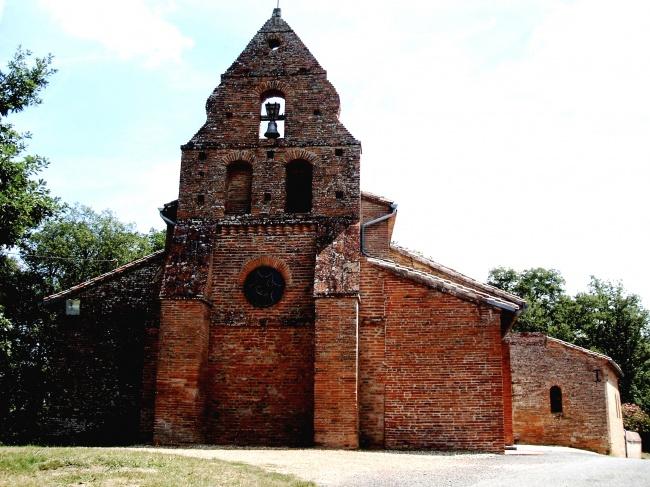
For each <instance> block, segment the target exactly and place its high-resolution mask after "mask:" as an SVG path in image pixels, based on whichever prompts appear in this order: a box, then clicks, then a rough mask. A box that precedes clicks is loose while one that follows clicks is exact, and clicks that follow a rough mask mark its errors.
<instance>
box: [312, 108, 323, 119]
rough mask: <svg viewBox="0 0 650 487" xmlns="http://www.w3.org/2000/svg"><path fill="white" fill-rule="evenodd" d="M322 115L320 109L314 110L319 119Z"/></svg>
mask: <svg viewBox="0 0 650 487" xmlns="http://www.w3.org/2000/svg"><path fill="white" fill-rule="evenodd" d="M322 114H323V113H322V112H321V111H320V110H319V109H318V108H317V109H316V110H314V115H316V116H317V117H320V116H321V115H322Z"/></svg>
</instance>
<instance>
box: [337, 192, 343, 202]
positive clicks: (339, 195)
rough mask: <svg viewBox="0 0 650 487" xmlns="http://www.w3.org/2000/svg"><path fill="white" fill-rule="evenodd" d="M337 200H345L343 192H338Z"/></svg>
mask: <svg viewBox="0 0 650 487" xmlns="http://www.w3.org/2000/svg"><path fill="white" fill-rule="evenodd" d="M336 199H337V200H342V199H343V191H337V192H336Z"/></svg>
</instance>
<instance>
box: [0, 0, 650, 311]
mask: <svg viewBox="0 0 650 487" xmlns="http://www.w3.org/2000/svg"><path fill="white" fill-rule="evenodd" d="M275 3H276V0H237V1H231V2H226V1H214V0H112V1H111V2H105V1H99V0H0V65H3V66H4V65H5V64H6V61H7V60H8V59H9V58H10V57H11V55H12V53H13V52H14V51H15V49H16V47H17V46H18V45H22V46H23V47H25V48H28V49H30V50H32V51H33V52H34V53H35V54H36V55H39V56H42V55H45V54H47V53H52V54H53V55H54V57H55V61H54V64H55V67H56V68H57V69H58V72H57V73H56V75H54V76H53V77H52V80H51V84H50V85H49V86H48V87H47V89H46V90H45V92H44V93H43V103H42V105H40V106H38V107H35V108H30V109H28V110H27V111H25V112H23V113H21V114H18V115H16V116H13V118H12V119H11V120H12V121H13V122H14V123H15V124H16V126H17V127H19V128H20V129H22V130H29V131H30V132H31V133H32V140H31V143H30V148H29V150H30V152H31V153H38V154H40V155H43V156H46V157H48V159H49V160H50V167H49V168H48V169H47V170H46V171H45V172H44V173H43V177H44V178H45V179H46V180H47V184H48V186H49V187H50V188H51V190H52V192H53V193H54V194H55V195H57V196H59V197H61V199H62V200H64V201H66V202H70V203H72V202H81V203H83V204H87V205H90V206H92V207H93V208H95V209H96V210H102V209H105V208H108V209H111V210H112V211H113V212H114V213H115V214H116V215H117V216H118V217H119V218H120V219H122V220H123V221H129V222H135V224H136V225H137V227H138V228H139V229H140V230H142V231H147V230H148V229H149V228H150V227H156V228H162V227H163V224H162V221H161V220H160V218H159V216H158V211H157V208H158V207H160V206H161V205H162V203H164V202H167V201H171V200H173V199H175V198H176V197H177V194H178V193H177V192H178V176H179V164H180V148H179V147H180V145H181V144H183V143H185V142H187V141H188V140H189V139H190V138H191V136H192V135H193V134H194V133H195V132H196V131H197V130H198V129H199V128H200V127H201V125H202V124H203V122H204V121H205V100H206V98H207V97H208V95H209V94H210V93H211V91H212V90H213V89H214V87H215V86H216V85H217V84H218V83H219V76H220V74H221V73H223V72H224V71H225V70H226V69H227V68H228V66H230V64H231V63H232V62H233V61H234V60H235V59H236V57H237V56H238V54H239V53H240V52H241V51H242V50H243V48H244V47H245V46H246V44H247V43H248V41H249V40H250V39H251V38H252V37H253V35H254V34H255V33H256V32H257V30H258V29H259V28H260V27H261V26H262V25H263V24H264V22H265V21H266V20H267V19H268V18H269V17H270V15H271V12H272V9H273V7H275ZM281 7H282V16H283V18H284V19H285V20H286V21H287V22H288V23H289V24H290V25H291V26H292V27H293V29H294V30H295V31H296V32H297V34H298V35H299V36H300V37H301V38H302V40H303V41H304V42H305V44H306V45H307V47H308V48H309V49H310V50H311V52H312V53H313V54H314V55H315V56H316V58H317V59H318V60H319V62H320V64H321V65H322V66H323V67H324V68H325V69H326V70H327V72H328V77H329V79H330V81H331V82H332V83H333V84H334V86H335V87H336V88H337V91H338V92H339V94H340V96H341V120H342V121H343V123H344V124H345V125H346V127H347V128H348V129H349V130H350V131H351V132H352V134H353V135H354V136H355V137H356V138H357V139H358V140H360V141H361V143H362V146H363V156H362V160H361V167H362V179H361V184H362V189H364V190H366V191H370V192H373V193H377V194H380V195H383V196H385V197H388V198H390V199H391V200H393V201H395V202H397V203H398V205H399V210H398V218H397V224H396V227H395V233H394V239H395V240H396V241H397V242H398V243H399V244H401V245H403V246H405V247H408V248H411V249H414V250H418V251H420V252H422V253H423V254H425V255H427V256H429V257H431V258H433V259H434V260H436V261H438V262H440V263H442V264H444V265H447V266H449V267H452V268H455V269H457V270H458V271H460V272H463V273H465V274H468V275H470V276H472V277H475V278H478V279H481V280H485V279H486V278H487V275H488V271H489V270H490V269H491V268H494V267H497V266H505V267H512V268H515V269H517V270H523V269H526V268H531V267H546V268H553V269H557V270H559V271H560V272H561V273H562V275H563V276H564V277H565V279H566V284H567V291H568V292H570V293H572V294H573V293H575V292H579V291H584V290H586V289H587V285H588V282H589V277H590V276H591V275H595V276H597V277H599V278H602V279H608V280H614V281H617V280H621V281H622V282H623V284H624V286H625V287H626V289H627V290H628V291H629V292H633V293H636V294H639V295H640V296H641V297H642V299H643V302H644V305H645V306H646V307H650V279H649V278H648V276H650V258H649V256H648V253H649V252H650V212H649V210H650V191H649V189H648V185H649V183H650V50H649V49H648V46H650V2H648V1H647V0H638V1H635V0H617V1H614V0H607V1H605V0H491V1H485V0H428V1H416V0H402V1H401V2H394V1H391V2H388V1H384V0H374V1H372V2H371V1H354V2H351V1H343V0H329V1H326V2H325V1H313V0H301V1H299V0H281Z"/></svg>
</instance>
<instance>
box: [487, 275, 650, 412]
mask: <svg viewBox="0 0 650 487" xmlns="http://www.w3.org/2000/svg"><path fill="white" fill-rule="evenodd" d="M488 282H489V283H490V284H492V285H493V286H496V287H498V288H501V289H504V290H506V291H509V292H512V293H515V294H517V295H519V296H521V297H523V298H524V299H525V300H526V301H527V303H528V309H526V310H525V311H524V313H523V314H522V315H521V317H520V318H519V320H518V322H517V324H516V325H515V326H516V328H515V330H516V331H540V332H542V333H546V334H547V335H550V336H554V337H556V338H560V339H562V340H566V341H568V342H571V343H575V344H576V345H580V346H582V347H585V348H588V349H591V350H595V351H598V352H601V353H604V354H606V355H608V356H610V357H611V358H612V359H614V361H615V362H616V363H618V364H619V365H620V367H621V369H622V370H623V374H624V376H623V378H622V379H621V382H620V392H621V400H622V401H623V402H636V403H637V404H640V405H642V406H643V407H644V408H646V409H647V410H650V314H649V313H648V311H647V310H646V309H644V308H643V306H642V305H641V300H640V299H639V297H638V296H636V295H634V294H628V293H626V292H625V289H624V288H623V286H622V285H621V284H620V283H611V282H606V281H601V280H599V279H596V278H595V277H592V278H591V282H590V285H589V290H588V292H585V293H579V294H577V295H576V296H575V297H571V296H568V295H567V294H566V292H565V291H564V279H563V278H562V276H561V274H560V273H559V272H558V271H556V270H548V269H542V268H537V269H527V270H524V271H522V272H516V271H514V270H512V269H504V268H497V269H493V270H492V271H490V275H489V278H488Z"/></svg>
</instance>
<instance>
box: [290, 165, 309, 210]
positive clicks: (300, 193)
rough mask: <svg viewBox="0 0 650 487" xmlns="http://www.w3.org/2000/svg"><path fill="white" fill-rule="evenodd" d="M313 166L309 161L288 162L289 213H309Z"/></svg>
mask: <svg viewBox="0 0 650 487" xmlns="http://www.w3.org/2000/svg"><path fill="white" fill-rule="evenodd" d="M311 185H312V166H311V164H309V163H308V162H307V161H301V160H298V161H293V162H290V163H289V164H287V178H286V192H287V204H286V208H285V209H286V211H287V212H288V213H309V212H310V211H311V204H312V188H311Z"/></svg>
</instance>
